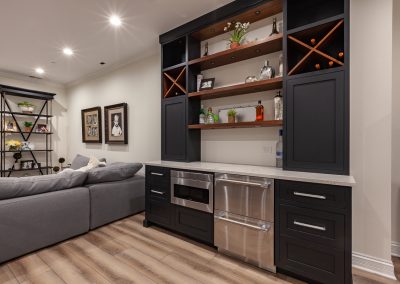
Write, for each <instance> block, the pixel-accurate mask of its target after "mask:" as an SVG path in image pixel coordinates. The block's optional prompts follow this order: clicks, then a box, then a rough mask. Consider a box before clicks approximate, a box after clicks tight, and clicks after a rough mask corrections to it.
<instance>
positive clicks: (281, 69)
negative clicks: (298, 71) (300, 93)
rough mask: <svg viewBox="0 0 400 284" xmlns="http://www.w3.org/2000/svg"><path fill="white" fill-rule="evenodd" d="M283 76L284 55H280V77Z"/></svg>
mask: <svg viewBox="0 0 400 284" xmlns="http://www.w3.org/2000/svg"><path fill="white" fill-rule="evenodd" d="M282 76H283V54H281V55H279V77H282Z"/></svg>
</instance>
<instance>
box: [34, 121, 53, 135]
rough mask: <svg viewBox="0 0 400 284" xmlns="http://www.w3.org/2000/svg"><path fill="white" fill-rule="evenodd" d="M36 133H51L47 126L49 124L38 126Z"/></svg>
mask: <svg viewBox="0 0 400 284" xmlns="http://www.w3.org/2000/svg"><path fill="white" fill-rule="evenodd" d="M36 132H39V133H49V132H50V131H49V128H48V126H47V124H40V123H39V124H38V125H37V126H36Z"/></svg>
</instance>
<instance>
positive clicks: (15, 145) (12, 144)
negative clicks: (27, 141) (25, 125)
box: [6, 140, 22, 151]
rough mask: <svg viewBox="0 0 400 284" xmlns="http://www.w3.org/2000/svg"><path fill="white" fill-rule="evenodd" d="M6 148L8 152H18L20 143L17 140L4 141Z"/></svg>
mask: <svg viewBox="0 0 400 284" xmlns="http://www.w3.org/2000/svg"><path fill="white" fill-rule="evenodd" d="M6 146H7V147H8V151H19V150H20V149H21V146H22V143H21V142H20V141H18V140H8V141H6Z"/></svg>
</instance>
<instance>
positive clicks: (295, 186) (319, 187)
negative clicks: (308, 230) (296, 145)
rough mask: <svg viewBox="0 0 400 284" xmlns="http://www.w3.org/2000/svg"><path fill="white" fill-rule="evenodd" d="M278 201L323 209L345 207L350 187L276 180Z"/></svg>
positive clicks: (348, 198) (340, 208)
mask: <svg viewBox="0 0 400 284" xmlns="http://www.w3.org/2000/svg"><path fill="white" fill-rule="evenodd" d="M277 185H278V186H277V187H278V188H279V189H278V192H279V199H280V203H282V202H290V203H296V204H298V205H300V206H307V207H312V208H318V209H323V210H334V211H337V210H343V209H346V207H347V206H350V204H347V202H351V197H350V194H351V193H350V191H351V189H350V188H347V187H343V186H334V185H325V184H314V183H305V182H294V181H283V180H279V181H277Z"/></svg>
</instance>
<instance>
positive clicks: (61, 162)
mask: <svg viewBox="0 0 400 284" xmlns="http://www.w3.org/2000/svg"><path fill="white" fill-rule="evenodd" d="M58 162H59V163H60V168H61V170H62V169H63V168H64V167H63V164H64V163H65V158H59V159H58Z"/></svg>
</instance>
